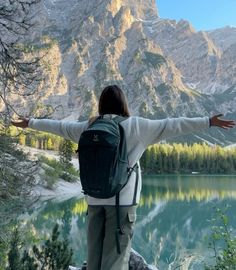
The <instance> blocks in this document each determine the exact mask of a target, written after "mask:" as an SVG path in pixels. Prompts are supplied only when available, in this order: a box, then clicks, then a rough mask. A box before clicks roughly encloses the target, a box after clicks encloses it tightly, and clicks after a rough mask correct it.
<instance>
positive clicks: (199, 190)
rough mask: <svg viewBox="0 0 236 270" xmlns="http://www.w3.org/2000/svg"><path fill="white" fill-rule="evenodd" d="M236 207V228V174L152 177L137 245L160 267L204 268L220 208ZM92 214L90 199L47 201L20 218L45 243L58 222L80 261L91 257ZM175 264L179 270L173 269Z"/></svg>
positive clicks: (230, 212)
mask: <svg viewBox="0 0 236 270" xmlns="http://www.w3.org/2000/svg"><path fill="white" fill-rule="evenodd" d="M226 204H229V205H231V208H230V209H229V210H228V212H227V215H228V216H229V219H230V224H232V226H234V229H236V217H235V215H234V214H233V213H235V211H236V179H235V176H208V175H206V176H200V175H198V176H192V175H191V176H149V177H147V176H146V177H144V179H143V189H142V196H141V200H140V205H139V208H138V210H137V221H136V227H135V232H134V237H133V247H134V249H136V250H137V251H138V252H139V253H141V254H142V255H143V256H144V257H145V259H146V260H147V261H148V262H149V263H151V264H156V265H158V266H159V267H160V269H163V270H165V269H174V265H176V262H177V261H181V260H182V264H183V268H182V269H197V270H200V269H202V268H201V265H202V261H203V260H207V257H209V256H210V254H209V249H208V240H207V239H206V238H207V237H209V234H210V224H209V222H208V220H209V219H210V218H211V217H212V215H214V207H219V208H223V207H224V206H225V205H226ZM86 211H87V206H86V202H85V200H84V199H77V198H72V199H69V200H66V201H63V202H56V201H53V200H49V201H44V202H41V203H40V205H37V206H35V207H34V208H32V209H30V210H29V211H28V212H27V213H25V214H24V215H21V216H20V217H19V220H21V221H22V222H23V224H24V226H26V227H27V228H28V232H29V233H32V235H33V236H34V239H45V238H46V237H48V235H49V233H50V232H51V230H52V228H53V226H54V224H55V223H56V222H57V223H59V224H60V225H61V231H62V235H63V236H64V237H67V238H68V239H69V241H70V244H71V247H72V248H73V250H74V261H75V263H76V264H77V265H80V264H81V263H82V262H83V261H84V259H85V258H86ZM172 266H173V268H172Z"/></svg>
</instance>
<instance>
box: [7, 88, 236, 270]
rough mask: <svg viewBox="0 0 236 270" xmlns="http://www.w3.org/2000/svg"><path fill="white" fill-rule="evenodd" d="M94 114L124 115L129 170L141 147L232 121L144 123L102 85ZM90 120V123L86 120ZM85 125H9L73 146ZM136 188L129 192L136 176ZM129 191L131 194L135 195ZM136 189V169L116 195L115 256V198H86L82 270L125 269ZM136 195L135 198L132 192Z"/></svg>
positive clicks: (113, 91) (116, 93)
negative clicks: (118, 225) (85, 245)
mask: <svg viewBox="0 0 236 270" xmlns="http://www.w3.org/2000/svg"><path fill="white" fill-rule="evenodd" d="M98 112H99V115H100V116H103V117H105V118H106V117H108V118H111V117H115V116H116V115H121V116H123V117H126V119H125V120H124V121H122V122H121V126H122V127H123V129H124V131H125V138H126V142H127V151H128V160H129V162H130V166H134V165H135V164H136V163H138V161H139V159H140V157H141V156H142V154H143V152H144V151H145V149H146V148H147V147H148V146H149V145H151V144H154V143H157V142H159V141H161V140H164V139H168V138H170V137H174V136H178V135H181V134H186V133H191V132H196V131H199V130H203V129H207V128H209V127H211V126H217V127H220V128H224V129H228V128H232V127H233V126H234V125H235V122H234V121H229V120H221V119H219V117H220V116H222V115H215V116H213V117H211V118H208V117H198V118H172V119H169V118H167V119H164V120H149V119H145V118H142V117H134V116H130V112H129V108H128V104H127V101H126V97H125V95H124V92H123V91H122V90H121V89H120V88H119V87H118V86H117V85H111V86H107V87H106V88H105V89H104V90H103V92H102V94H101V96H100V99H99V107H98ZM92 121H93V120H92ZM89 123H90V121H84V122H77V121H71V122H69V121H57V120H49V119H40V120H38V119H33V118H31V119H26V118H23V119H21V120H20V121H17V122H16V121H12V124H13V125H15V126H17V127H21V128H26V127H30V128H33V129H36V130H41V131H47V132H50V133H53V134H57V135H59V136H62V137H64V138H66V139H70V140H72V141H74V142H78V141H79V138H80V135H81V133H82V132H83V131H84V130H86V129H87V127H88V125H89ZM135 174H137V176H138V186H137V187H136V188H135V180H136V175H135ZM135 190H136V191H137V192H135ZM140 191H141V173H140V169H139V170H138V171H137V172H136V173H132V174H131V176H130V179H129V181H128V183H127V184H126V185H125V187H124V188H123V189H122V190H121V192H120V206H121V207H120V221H121V227H122V232H123V235H122V236H121V239H120V244H121V254H118V253H117V250H116V239H115V233H114V231H115V230H116V210H115V207H114V206H115V196H114V197H112V198H109V199H97V198H94V197H91V196H87V198H86V199H87V203H88V229H87V240H88V258H87V269H88V270H100V269H101V270H128V269H129V267H128V261H129V256H130V248H131V238H132V233H133V227H134V222H135V218H136V206H137V204H138V202H139V198H140ZM135 193H136V194H135Z"/></svg>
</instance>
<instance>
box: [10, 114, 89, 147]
mask: <svg viewBox="0 0 236 270" xmlns="http://www.w3.org/2000/svg"><path fill="white" fill-rule="evenodd" d="M11 123H12V125H14V126H16V127H20V128H27V127H30V128H32V129H35V130H39V131H46V132H49V133H52V134H55V135H58V136H61V137H63V138H65V139H69V140H72V141H74V142H78V140H79V138H80V135H81V133H82V132H83V131H84V130H85V129H86V127H87V125H88V121H83V122H77V121H58V120H51V119H33V118H31V119H28V118H20V119H19V121H11Z"/></svg>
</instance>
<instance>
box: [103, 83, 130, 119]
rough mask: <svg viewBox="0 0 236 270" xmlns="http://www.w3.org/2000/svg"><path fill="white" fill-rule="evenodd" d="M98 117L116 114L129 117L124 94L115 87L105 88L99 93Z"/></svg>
mask: <svg viewBox="0 0 236 270" xmlns="http://www.w3.org/2000/svg"><path fill="white" fill-rule="evenodd" d="M98 112H99V115H104V114H117V115H121V116H124V117H129V116H130V112H129V107H128V102H127V99H126V96H125V94H124V92H123V91H122V90H121V89H120V88H119V87H118V86H117V85H109V86H107V87H105V88H104V89H103V91H102V93H101V96H100V99H99V105H98Z"/></svg>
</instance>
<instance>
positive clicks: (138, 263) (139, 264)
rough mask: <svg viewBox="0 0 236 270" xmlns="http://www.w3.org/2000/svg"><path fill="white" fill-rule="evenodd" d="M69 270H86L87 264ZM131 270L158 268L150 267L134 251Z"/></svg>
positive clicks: (131, 257) (130, 261)
mask: <svg viewBox="0 0 236 270" xmlns="http://www.w3.org/2000/svg"><path fill="white" fill-rule="evenodd" d="M69 270H86V263H84V264H83V265H82V267H81V268H76V267H73V266H70V267H69ZM129 270H158V268H157V267H155V266H153V265H148V264H147V262H146V261H145V260H144V258H143V257H142V256H141V255H140V254H139V253H138V252H137V251H135V250H133V249H132V250H131V254H130V259H129Z"/></svg>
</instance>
